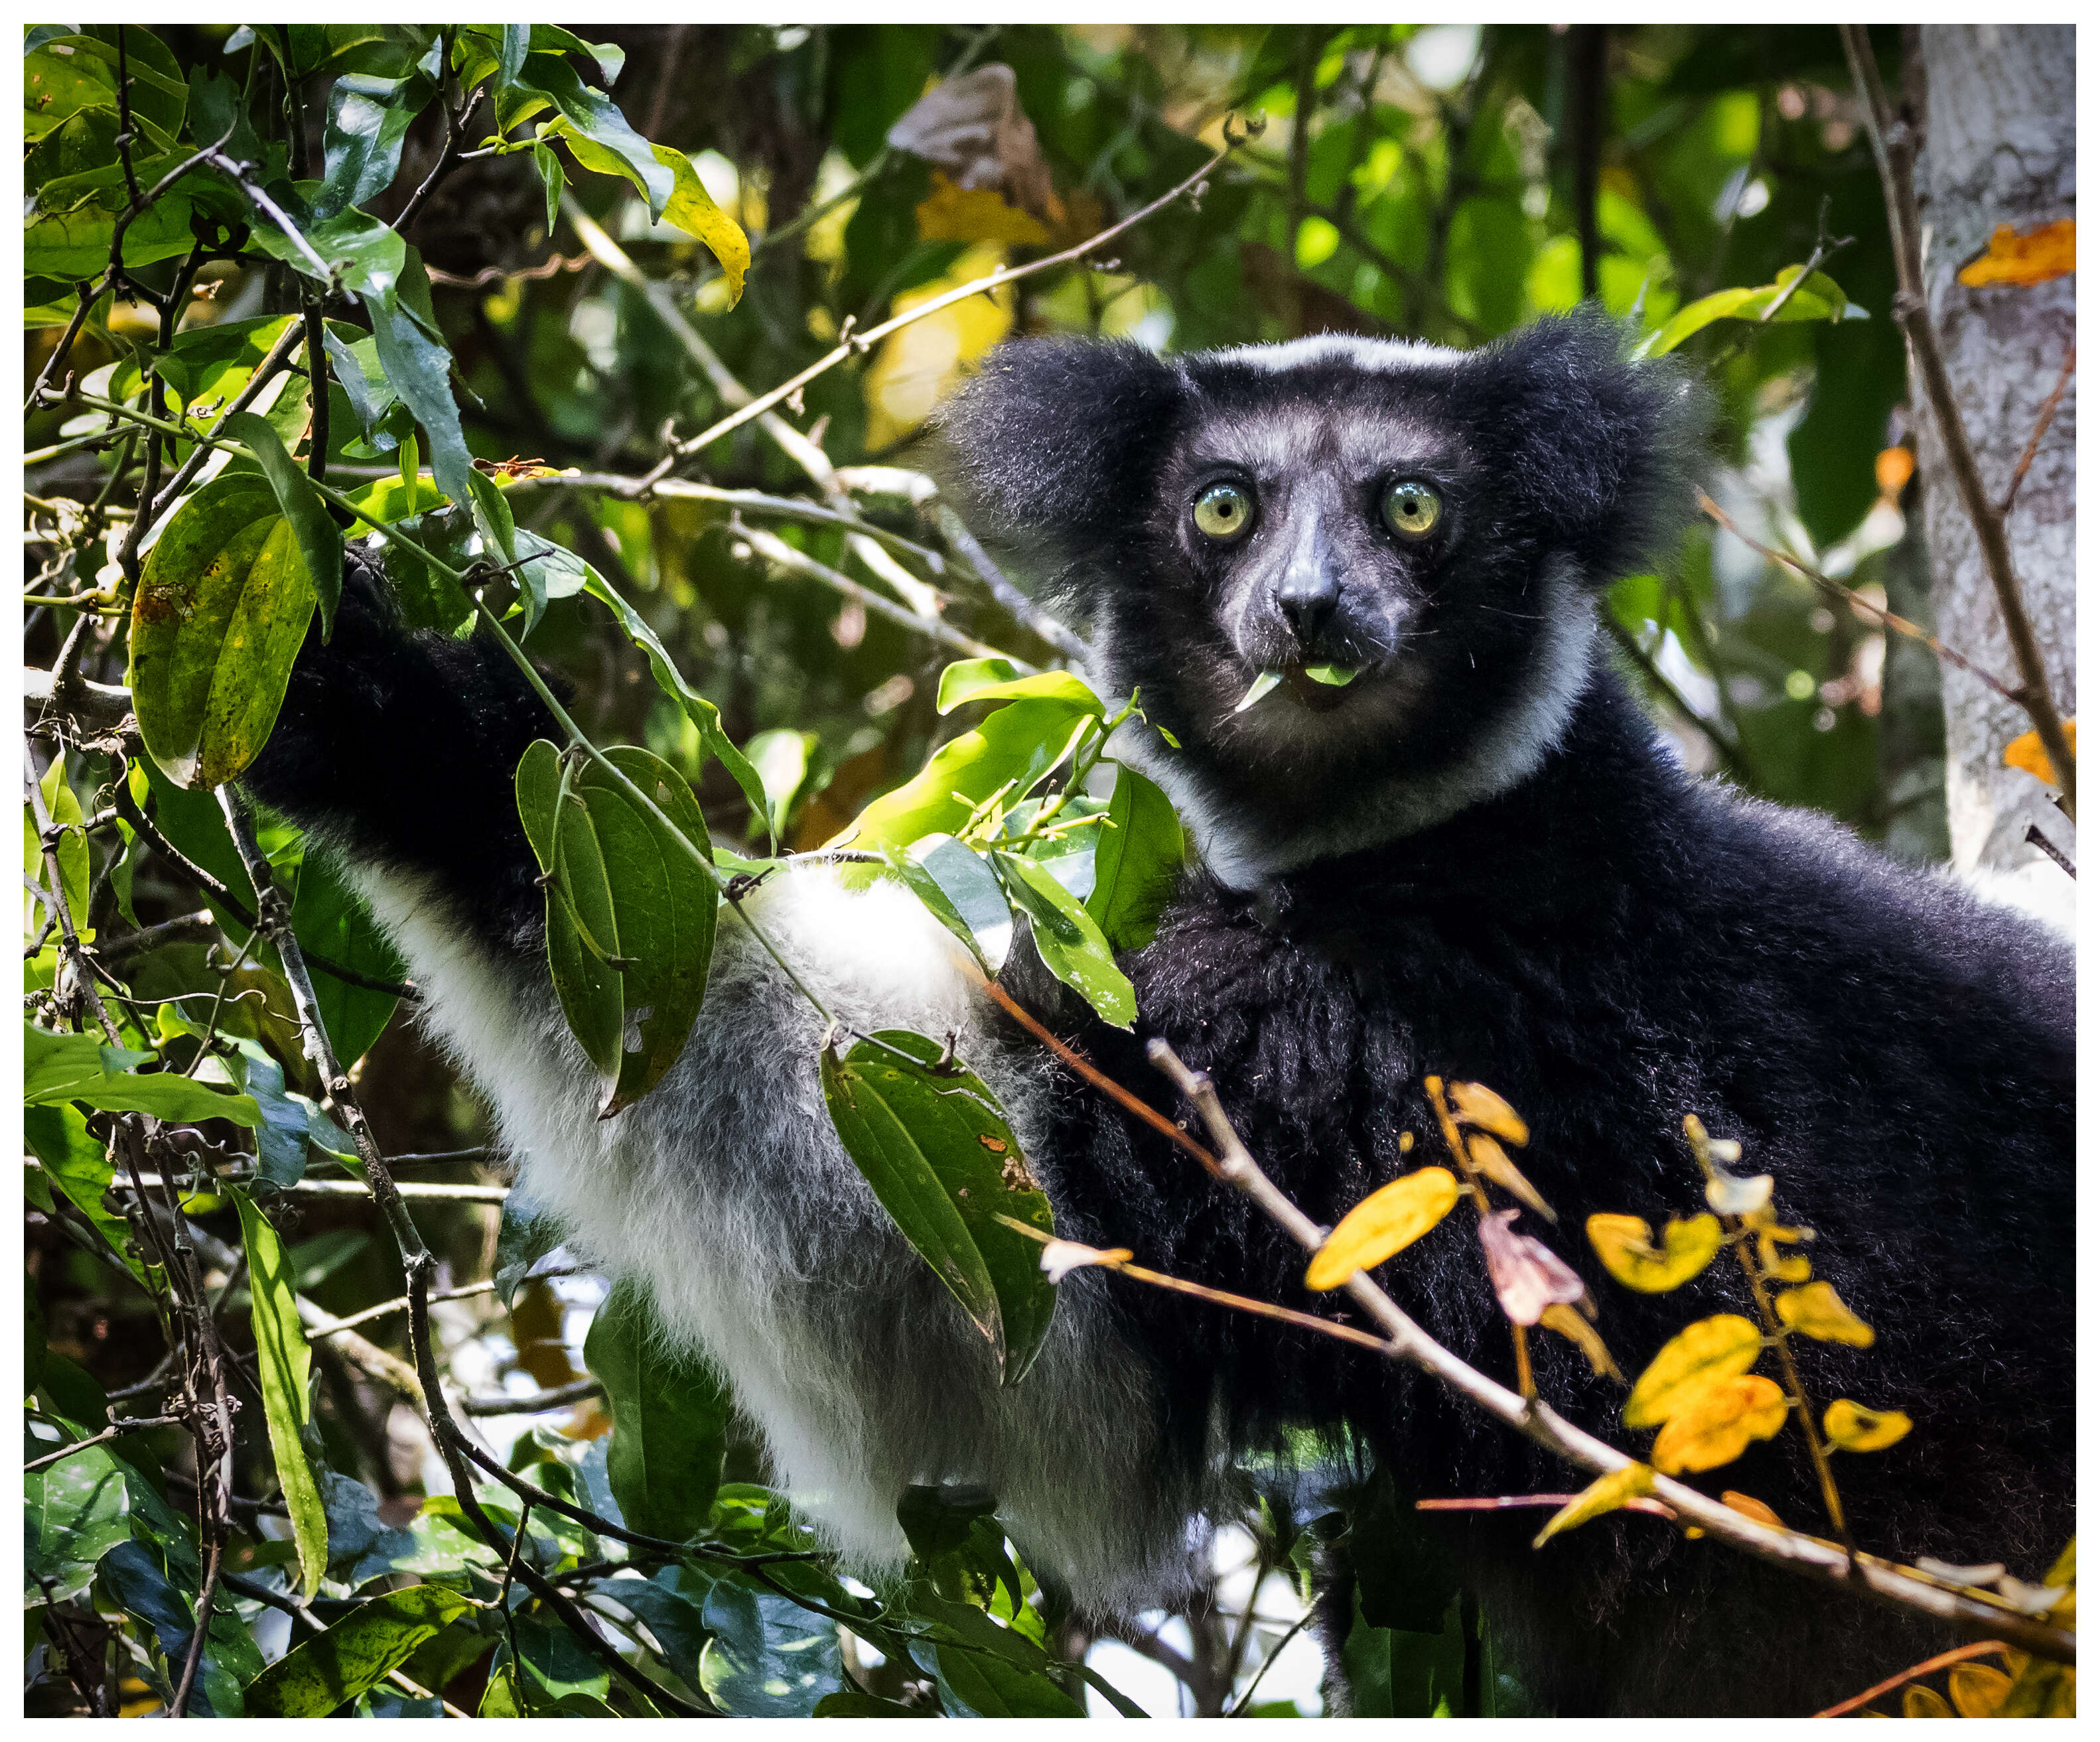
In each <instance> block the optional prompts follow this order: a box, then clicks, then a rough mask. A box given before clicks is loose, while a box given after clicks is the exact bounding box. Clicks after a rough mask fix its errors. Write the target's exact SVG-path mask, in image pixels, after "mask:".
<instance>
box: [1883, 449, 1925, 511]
mask: <svg viewBox="0 0 2100 1742" xmlns="http://www.w3.org/2000/svg"><path fill="white" fill-rule="evenodd" d="M1916 470H1917V455H1916V454H1914V453H1913V452H1911V451H1910V450H1909V449H1908V448H1883V449H1882V451H1881V452H1879V453H1877V454H1876V455H1875V456H1874V487H1875V488H1876V489H1877V490H1879V491H1880V492H1882V495H1883V496H1886V497H1887V498H1888V499H1889V500H1890V501H1891V502H1893V501H1895V499H1896V498H1897V497H1898V496H1901V495H1902V494H1903V487H1904V485H1905V484H1907V483H1909V482H1910V474H1912V473H1913V472H1914V471H1916Z"/></svg>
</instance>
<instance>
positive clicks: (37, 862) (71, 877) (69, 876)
mask: <svg viewBox="0 0 2100 1742" xmlns="http://www.w3.org/2000/svg"><path fill="white" fill-rule="evenodd" d="M38 787H40V788H41V789H42V792H43V795H44V808H45V809H46V811H48V812H49V813H50V814H51V822H52V825H53V827H55V828H58V829H59V830H60V831H62V832H61V833H60V835H59V836H58V839H57V840H56V841H55V844H54V845H53V846H52V849H51V856H52V858H55V859H56V860H57V861H58V862H59V891H58V893H60V895H62V896H64V897H65V904H66V911H67V912H68V913H69V914H71V915H73V924H74V925H75V926H76V927H80V926H85V925H86V924H87V894H88V884H87V880H88V871H89V864H88V854H87V837H86V835H85V834H84V833H83V832H82V827H81V824H82V821H83V820H84V819H83V818H82V815H81V809H80V800H79V798H78V797H77V796H76V795H75V794H74V792H73V788H72V787H69V786H68V785H67V784H66V778H65V758H64V756H54V757H52V758H51V766H50V767H49V768H47V769H46V770H44V778H42V780H40V781H39V782H38ZM22 871H23V874H24V875H25V876H27V877H28V878H29V881H30V882H31V883H33V884H35V885H36V886H37V887H38V888H39V889H50V888H51V875H50V870H49V867H46V865H45V863H44V843H43V837H42V836H41V835H40V834H39V833H38V831H37V818H36V813H35V812H34V811H33V810H32V809H30V808H29V805H28V804H27V802H26V801H25V802H24V805H23V806H22ZM33 906H34V908H35V911H33V913H32V914H31V916H30V925H31V928H32V929H33V930H41V929H42V925H43V912H42V904H41V903H37V904H33Z"/></svg>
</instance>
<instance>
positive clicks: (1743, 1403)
mask: <svg viewBox="0 0 2100 1742" xmlns="http://www.w3.org/2000/svg"><path fill="white" fill-rule="evenodd" d="M1786 1409H1787V1404H1786V1394H1785V1392H1784V1391H1781V1390H1780V1388H1779V1387H1777V1386H1776V1385H1775V1384H1773V1383H1772V1382H1771V1380H1769V1379H1767V1378H1766V1377H1765V1376H1764V1375H1763V1374H1761V1373H1746V1374H1741V1375H1740V1376H1738V1377H1737V1378H1732V1379H1724V1380H1723V1381H1722V1382H1721V1383H1719V1384H1718V1385H1714V1386H1711V1387H1708V1388H1707V1390H1705V1391H1704V1392H1702V1393H1701V1396H1700V1398H1699V1400H1698V1401H1697V1402H1696V1403H1695V1404H1693V1405H1692V1407H1691V1408H1690V1409H1686V1410H1684V1411H1683V1413H1680V1414H1677V1415H1673V1416H1672V1417H1670V1420H1669V1421H1668V1422H1665V1424H1664V1426H1663V1430H1662V1431H1661V1433H1659V1434H1657V1435H1656V1436H1655V1450H1654V1453H1653V1454H1652V1455H1653V1457H1654V1459H1655V1467H1656V1468H1657V1469H1658V1470H1660V1471H1662V1472H1663V1473H1664V1474H1665V1475H1677V1474H1678V1473H1679V1472H1680V1471H1689V1470H1713V1469H1717V1468H1718V1467H1719V1466H1721V1465H1723V1464H1728V1463H1733V1462H1735V1461H1736V1459H1737V1458H1740V1457H1741V1456H1742V1455H1743V1449H1744V1448H1745V1446H1747V1445H1749V1443H1750V1442H1751V1441H1752V1440H1769V1439H1771V1436H1772V1435H1774V1434H1776V1433H1777V1432H1778V1431H1780V1428H1782V1427H1785V1426H1786Z"/></svg>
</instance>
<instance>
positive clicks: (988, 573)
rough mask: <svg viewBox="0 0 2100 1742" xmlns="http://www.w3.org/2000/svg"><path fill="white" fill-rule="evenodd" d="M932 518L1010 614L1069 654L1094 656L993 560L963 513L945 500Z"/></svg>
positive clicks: (1083, 643)
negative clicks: (966, 522)
mask: <svg viewBox="0 0 2100 1742" xmlns="http://www.w3.org/2000/svg"><path fill="white" fill-rule="evenodd" d="M933 518H934V519H935V520H936V521H937V522H938V523H939V525H940V528H941V534H942V536H943V537H944V538H946V540H947V541H948V542H949V543H950V544H951V545H954V546H955V549H956V551H957V552H958V553H960V555H961V557H962V558H963V560H964V562H967V563H968V564H969V566H970V567H971V568H973V570H975V571H976V572H977V579H978V580H981V581H982V582H983V583H984V584H985V590H986V592H987V593H990V594H991V596H992V597H993V598H995V599H996V600H998V601H999V603H1000V605H1001V606H1004V608H1005V611H1006V614H1007V615H1008V616H1009V617H1011V618H1012V619H1013V620H1014V621H1015V622H1016V623H1017V624H1020V625H1021V627H1022V628H1024V629H1028V630H1031V631H1033V632H1034V633H1035V634H1036V635H1038V636H1039V637H1042V639H1043V640H1044V641H1046V642H1049V644H1050V645H1051V646H1052V647H1055V648H1056V649H1057V650H1058V651H1059V652H1060V653H1061V654H1065V655H1067V656H1069V657H1070V658H1072V659H1079V660H1081V661H1084V660H1085V659H1088V658H1089V657H1091V655H1092V649H1090V648H1089V647H1088V646H1087V644H1086V643H1085V642H1083V641H1081V640H1080V639H1079V637H1078V636H1076V635H1074V633H1072V632H1071V631H1070V629H1068V628H1065V625H1064V624H1061V623H1060V622H1058V620H1057V619H1056V618H1055V617H1052V615H1049V613H1048V612H1047V611H1043V609H1042V608H1041V607H1040V606H1038V605H1037V604H1036V602H1035V600H1033V599H1031V598H1029V596H1028V595H1027V594H1026V593H1023V592H1022V591H1021V589H1020V588H1018V587H1017V586H1015V585H1014V584H1013V583H1012V581H1011V580H1008V579H1007V577H1006V575H1005V573H1004V571H1003V570H1001V569H1000V567H999V565H998V564H997V563H996V562H993V561H992V559H991V556H990V553H989V552H988V551H986V549H985V548H984V546H983V545H980V544H979V543H978V542H977V539H976V537H975V536H973V534H972V533H971V531H970V529H969V528H968V527H966V526H964V524H963V517H962V516H961V515H960V514H957V513H956V512H955V509H952V508H951V507H949V506H948V505H947V504H946V503H945V502H943V503H942V504H940V505H938V506H937V508H936V509H934V511H933Z"/></svg>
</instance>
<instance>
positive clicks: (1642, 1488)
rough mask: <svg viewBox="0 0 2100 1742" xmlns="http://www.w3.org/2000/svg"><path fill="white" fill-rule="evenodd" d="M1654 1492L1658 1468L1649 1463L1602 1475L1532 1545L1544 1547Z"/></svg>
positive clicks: (1562, 1509) (1567, 1506) (1560, 1513)
mask: <svg viewBox="0 0 2100 1742" xmlns="http://www.w3.org/2000/svg"><path fill="white" fill-rule="evenodd" d="M1654 1492H1655V1471H1652V1469H1650V1468H1649V1467H1648V1466H1647V1465H1646V1464H1628V1465H1627V1466H1626V1467H1625V1468H1624V1469H1623V1470H1614V1471H1612V1473H1611V1474H1610V1475H1602V1476H1599V1477H1598V1478H1597V1480H1595V1481H1594V1482H1592V1483H1591V1484H1590V1485H1589V1486H1588V1487H1587V1488H1584V1489H1583V1490H1582V1493H1579V1494H1577V1496H1576V1497H1574V1498H1573V1500H1571V1501H1569V1502H1568V1504H1567V1505H1566V1506H1563V1507H1562V1508H1561V1509H1560V1510H1559V1511H1558V1512H1556V1513H1555V1514H1554V1515H1553V1516H1552V1517H1551V1518H1550V1519H1547V1520H1546V1528H1544V1529H1543V1530H1542V1531H1540V1532H1539V1533H1538V1534H1537V1536H1535V1537H1533V1538H1532V1539H1531V1546H1533V1548H1535V1549H1537V1548H1543V1547H1545V1546H1546V1540H1547V1538H1549V1537H1557V1536H1559V1535H1560V1533H1561V1532H1562V1531H1564V1530H1573V1528H1575V1527H1576V1526H1577V1524H1588V1523H1589V1522H1590V1519H1593V1518H1602V1517H1603V1516H1604V1515H1605V1514H1606V1513H1607V1512H1617V1511H1618V1510H1620V1509H1621V1507H1623V1506H1625V1505H1626V1502H1628V1501H1629V1500H1638V1499H1639V1497H1641V1496H1642V1495H1643V1494H1652V1493H1654Z"/></svg>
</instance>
